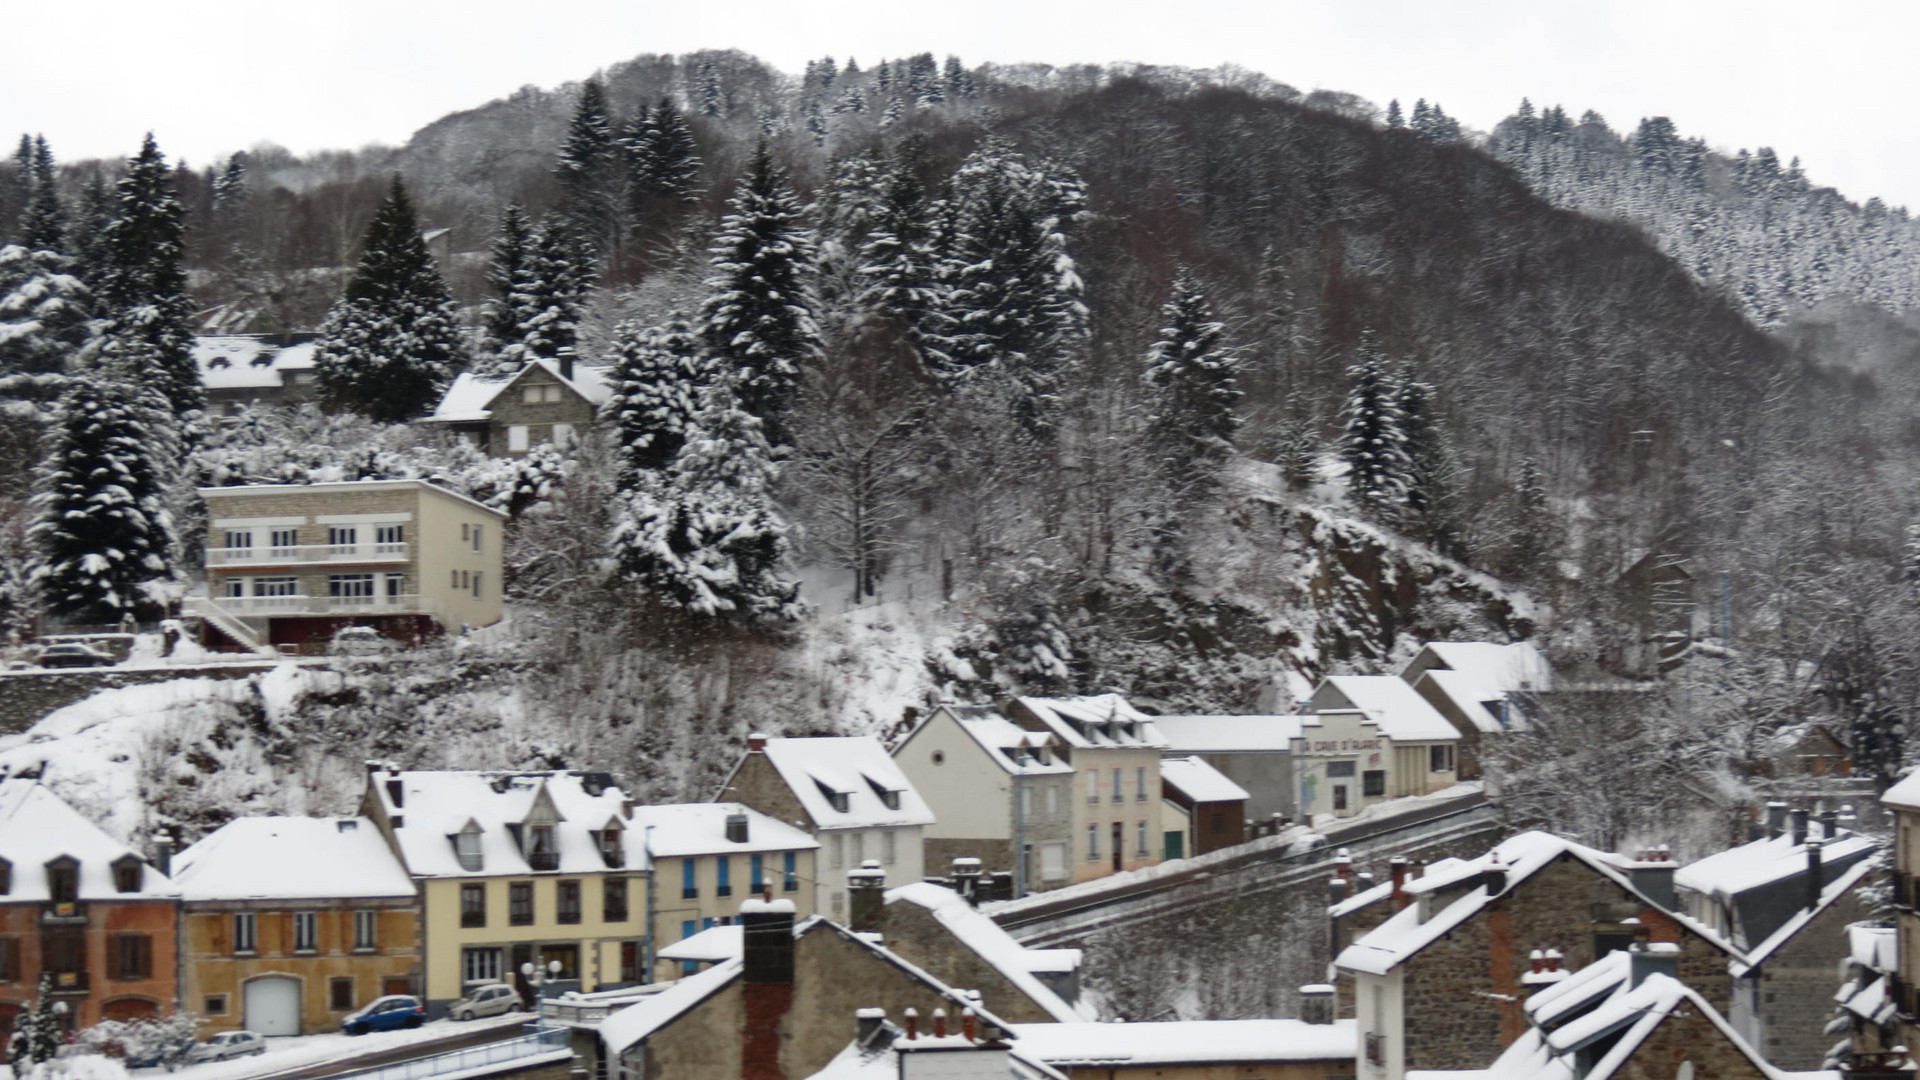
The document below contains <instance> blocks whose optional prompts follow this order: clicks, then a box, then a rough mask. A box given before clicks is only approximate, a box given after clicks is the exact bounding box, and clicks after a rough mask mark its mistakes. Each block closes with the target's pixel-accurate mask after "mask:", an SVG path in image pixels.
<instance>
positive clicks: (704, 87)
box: [696, 60, 727, 119]
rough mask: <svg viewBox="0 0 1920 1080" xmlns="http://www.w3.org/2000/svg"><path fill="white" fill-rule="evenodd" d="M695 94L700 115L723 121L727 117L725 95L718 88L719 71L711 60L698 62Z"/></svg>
mask: <svg viewBox="0 0 1920 1080" xmlns="http://www.w3.org/2000/svg"><path fill="white" fill-rule="evenodd" d="M696 93H697V96H698V98H699V101H700V115H701V116H711V117H714V118H716V119H725V118H726V115H727V95H726V93H725V91H724V90H722V89H721V87H720V71H719V69H718V68H716V67H714V65H713V61H712V60H702V61H701V62H700V74H699V78H698V86H697V88H696Z"/></svg>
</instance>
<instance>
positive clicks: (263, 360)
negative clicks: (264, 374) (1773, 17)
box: [249, 352, 273, 367]
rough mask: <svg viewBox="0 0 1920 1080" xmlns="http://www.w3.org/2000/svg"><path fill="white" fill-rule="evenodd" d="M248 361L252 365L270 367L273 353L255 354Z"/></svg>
mask: <svg viewBox="0 0 1920 1080" xmlns="http://www.w3.org/2000/svg"><path fill="white" fill-rule="evenodd" d="M249 363H251V364H252V365H253V366H254V367H272V366H273V354H272V353H270V352H263V353H260V354H258V355H257V356H255V357H254V358H253V359H252V360H251V361H249Z"/></svg>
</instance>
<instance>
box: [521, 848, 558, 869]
mask: <svg viewBox="0 0 1920 1080" xmlns="http://www.w3.org/2000/svg"><path fill="white" fill-rule="evenodd" d="M527 865H528V866H529V867H531V868H533V869H535V870H558V869H560V853H559V852H557V851H535V852H531V853H529V854H528V855H527Z"/></svg>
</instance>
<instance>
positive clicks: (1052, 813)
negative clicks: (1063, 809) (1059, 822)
mask: <svg viewBox="0 0 1920 1080" xmlns="http://www.w3.org/2000/svg"><path fill="white" fill-rule="evenodd" d="M1059 814H1060V786H1059V785H1058V784H1048V785H1047V816H1048V817H1058V816H1059Z"/></svg>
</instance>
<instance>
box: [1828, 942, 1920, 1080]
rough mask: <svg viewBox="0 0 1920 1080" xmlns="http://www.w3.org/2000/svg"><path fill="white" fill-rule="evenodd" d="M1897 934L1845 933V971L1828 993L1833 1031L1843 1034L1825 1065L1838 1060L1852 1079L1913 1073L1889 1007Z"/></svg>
mask: <svg viewBox="0 0 1920 1080" xmlns="http://www.w3.org/2000/svg"><path fill="white" fill-rule="evenodd" d="M1899 957H1900V931H1899V930H1898V929H1897V928H1895V927H1891V926H1850V927H1848V928H1847V964H1846V972H1845V975H1844V977H1843V978H1842V979H1841V982H1840V989H1839V990H1837V991H1835V992H1834V995H1833V998H1834V1001H1836V1002H1837V1003H1838V1007H1837V1008H1836V1009H1835V1010H1834V1013H1835V1016H1834V1020H1835V1024H1833V1025H1830V1026H1829V1027H1828V1029H1827V1033H1828V1034H1829V1035H1833V1034H1837V1032H1835V1030H1834V1028H1835V1027H1842V1028H1844V1029H1845V1031H1846V1044H1845V1048H1844V1050H1843V1049H1841V1047H1840V1046H1839V1045H1838V1044H1836V1045H1835V1046H1834V1047H1833V1050H1832V1052H1830V1053H1829V1055H1828V1056H1829V1060H1831V1059H1833V1058H1836V1057H1837V1058H1839V1063H1840V1065H1841V1067H1842V1068H1844V1069H1847V1070H1849V1071H1851V1073H1852V1074H1853V1075H1854V1076H1859V1077H1866V1076H1872V1075H1874V1074H1875V1073H1880V1074H1890V1075H1892V1076H1897V1077H1900V1080H1907V1078H1908V1077H1911V1076H1912V1075H1913V1073H1914V1071H1915V1068H1914V1065H1913V1064H1912V1062H1911V1059H1910V1058H1908V1056H1907V1054H1906V1052H1905V1050H1904V1046H1905V1044H1904V1043H1902V1042H1901V1041H1900V1010H1899V1009H1898V1008H1897V1007H1896V1006H1895V1004H1894V984H1895V983H1896V982H1897V981H1898V980H1899V977H1900V971H1899V963H1900V959H1899Z"/></svg>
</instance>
